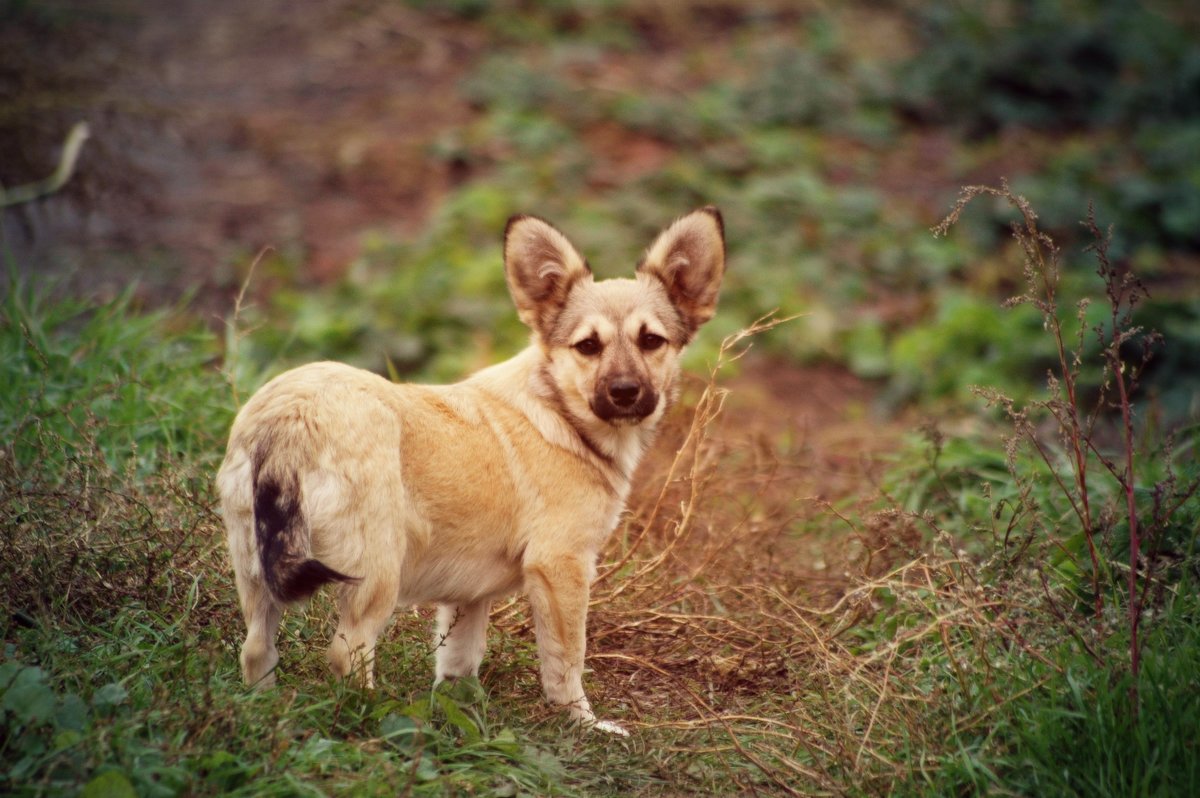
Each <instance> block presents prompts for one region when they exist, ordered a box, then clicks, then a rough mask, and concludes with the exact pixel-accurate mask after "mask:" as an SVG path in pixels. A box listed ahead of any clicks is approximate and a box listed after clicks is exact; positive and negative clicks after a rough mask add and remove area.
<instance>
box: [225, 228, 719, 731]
mask: <svg viewBox="0 0 1200 798" xmlns="http://www.w3.org/2000/svg"><path fill="white" fill-rule="evenodd" d="M504 269H505V278H506V281H507V284H508V288H509V292H510V294H511V295H512V299H513V302H514V303H515V305H516V309H517V314H518V315H519V317H520V319H521V321H522V322H524V323H525V324H526V325H527V326H528V327H529V328H530V329H531V331H532V334H531V336H530V337H531V342H530V345H529V346H528V348H526V349H525V350H524V351H522V352H520V353H519V354H517V355H516V356H515V357H513V358H512V359H510V360H507V361H504V362H502V363H499V364H497V365H494V366H491V367H489V368H485V369H483V370H482V371H479V372H478V373H476V374H475V375H473V376H471V377H469V378H467V379H466V380H464V381H462V382H459V383H456V384H453V385H446V386H427V385H414V384H397V383H393V382H389V381H388V380H385V379H384V378H382V377H380V376H378V375H376V374H373V373H371V372H367V371H363V370H361V369H356V368H352V367H349V366H346V365H341V364H337V363H328V362H325V363H314V364H310V365H306V366H301V367H300V368H296V369H293V370H291V371H288V372H286V373H284V374H282V375H280V376H278V377H276V378H275V379H273V380H271V381H270V382H268V383H267V384H266V385H265V386H263V387H262V389H260V390H259V391H258V392H257V393H255V394H254V395H253V396H252V397H251V398H250V400H249V401H247V402H246V404H245V406H244V407H243V408H242V409H241V411H240V412H239V413H238V415H237V418H236V419H235V420H234V423H233V428H232V430H231V432H230V438H229V447H228V450H227V453H226V456H225V459H224V462H223V463H222V465H221V468H220V470H219V472H218V474H217V480H216V482H217V487H218V491H219V493H220V497H221V508H222V513H223V515H224V520H225V524H226V529H227V533H228V543H229V550H230V555H231V559H232V562H233V568H234V572H235V576H236V581H237V590H238V597H239V599H240V603H241V608H242V613H243V615H244V617H245V622H246V640H245V643H244V645H243V646H242V649H241V669H242V676H243V678H244V679H245V681H246V683H247V684H249V685H256V686H269V685H271V684H273V683H274V680H275V675H274V669H275V667H276V664H277V663H278V661H279V654H278V651H277V650H276V647H275V638H276V634H277V631H278V628H279V622H280V618H281V616H282V614H283V610H284V607H285V606H286V605H288V604H290V603H293V602H297V601H301V600H303V599H306V598H308V597H309V596H310V595H311V594H312V593H313V592H314V591H315V590H316V589H317V588H319V587H320V586H321V585H323V584H326V583H333V584H335V585H336V586H337V609H338V626H337V631H336V633H335V635H334V639H333V642H332V643H331V644H330V646H329V650H328V659H329V663H330V666H331V668H332V670H333V671H334V672H335V673H336V674H338V675H339V676H342V677H347V676H350V675H352V674H355V675H357V677H358V678H359V679H360V680H361V681H362V682H363V683H364V684H365V685H366V686H368V687H371V686H373V685H374V664H375V643H376V640H377V639H378V637H379V635H380V634H381V633H382V632H383V631H384V629H385V628H386V626H387V625H388V622H389V620H390V618H391V616H392V613H393V610H394V609H395V607H396V606H397V604H401V603H403V604H426V603H436V604H437V605H438V611H437V631H436V636H435V645H436V668H435V684H437V683H439V682H441V681H442V680H444V679H448V678H454V677H461V676H475V675H478V671H479V665H480V662H481V661H482V659H483V655H484V649H485V636H486V627H487V621H488V610H489V605H490V602H492V601H493V600H495V599H497V598H499V597H501V596H504V595H506V594H510V593H513V592H515V591H522V592H524V593H525V594H526V595H527V597H528V599H529V603H530V607H531V610H532V615H533V621H534V631H535V636H536V640H537V648H538V657H539V661H540V670H541V680H542V686H543V689H544V691H545V695H546V698H547V699H548V700H549V701H550V702H552V703H553V704H557V705H562V706H564V707H566V708H567V710H568V712H569V713H570V715H571V717H573V718H575V719H576V720H578V721H579V722H581V723H582V724H584V725H586V726H597V727H599V728H602V729H606V730H609V731H614V732H617V733H622V734H623V733H624V731H623V730H622V729H621V728H620V727H619V726H617V725H616V724H613V723H609V722H598V721H597V720H596V717H595V715H594V714H593V712H592V708H591V705H590V704H589V702H588V699H587V697H586V696H585V695H584V691H583V681H582V675H583V662H584V648H585V636H586V619H587V608H588V594H589V588H590V584H591V582H592V580H593V578H594V577H595V571H596V559H597V556H598V553H599V551H600V548H601V546H602V545H603V544H604V542H605V540H606V539H607V538H608V536H609V535H610V534H611V533H612V531H613V529H614V528H615V527H616V525H617V522H618V519H619V516H620V515H621V513H622V511H623V509H624V506H625V501H626V498H627V497H628V495H629V490H630V483H631V480H632V479H633V476H634V471H635V469H636V468H637V465H638V462H639V461H640V460H641V458H642V455H643V454H644V453H645V451H646V449H647V447H648V446H649V445H650V444H651V441H652V440H653V438H654V434H655V428H656V427H657V426H658V424H659V422H660V421H661V419H662V417H663V414H664V412H665V411H666V409H667V407H668V406H669V405H670V403H671V402H672V401H674V399H675V397H676V395H677V393H678V389H677V382H678V377H679V358H680V353H681V352H682V351H683V349H684V347H685V346H686V345H687V344H688V343H689V342H690V341H691V340H692V339H693V336H694V335H695V334H696V331H697V330H698V329H699V328H700V326H701V325H702V324H704V323H705V322H706V321H708V320H709V319H710V318H711V317H712V316H713V314H714V312H715V310H716V304H717V296H718V293H719V291H720V286H721V280H722V277H723V275H724V272H725V232H724V224H723V221H722V218H721V214H720V212H719V211H718V210H717V209H716V208H713V207H707V208H702V209H700V210H697V211H694V212H692V213H690V214H687V215H686V216H683V217H681V218H679V219H677V220H676V221H675V222H674V223H672V224H671V225H670V226H669V227H667V228H666V229H665V230H663V231H662V232H661V233H660V234H659V235H658V236H657V238H656V239H655V240H654V241H653V243H652V244H651V246H650V247H649V249H647V250H646V253H645V255H644V257H643V258H642V260H641V262H640V263H639V264H638V265H637V268H636V272H635V276H634V277H633V278H632V279H631V278H620V279H610V280H603V281H596V280H594V279H593V276H592V272H591V269H590V267H589V266H588V263H587V261H586V260H584V258H583V257H582V256H581V255H580V254H579V252H578V251H577V250H576V249H575V247H574V246H572V244H571V243H570V242H569V241H568V240H567V238H566V237H565V236H564V235H563V234H562V233H561V232H559V230H558V229H556V228H555V227H554V226H552V225H551V224H550V223H548V222H546V221H544V220H542V219H540V218H538V217H535V216H525V215H522V216H514V217H513V218H512V219H510V220H509V222H508V225H507V227H506V229H505V234H504Z"/></svg>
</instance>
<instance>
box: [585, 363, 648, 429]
mask: <svg viewBox="0 0 1200 798" xmlns="http://www.w3.org/2000/svg"><path fill="white" fill-rule="evenodd" d="M656 407H658V394H657V393H656V392H655V391H654V389H653V388H651V387H650V386H649V385H647V384H645V383H643V382H642V381H641V380H639V379H637V378H635V377H630V376H628V375H623V374H620V375H616V376H613V377H609V378H607V379H604V380H602V381H601V382H600V385H599V386H597V389H596V395H595V398H594V399H593V401H592V411H593V412H594V413H595V414H596V416H597V417H598V418H600V419H602V420H604V421H612V422H622V421H625V422H633V423H635V424H636V423H637V422H639V421H641V420H642V419H643V418H645V417H646V416H648V415H650V414H651V413H653V412H654V409H655V408H656Z"/></svg>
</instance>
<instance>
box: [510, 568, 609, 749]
mask: <svg viewBox="0 0 1200 798" xmlns="http://www.w3.org/2000/svg"><path fill="white" fill-rule="evenodd" d="M591 576H592V564H591V562H590V561H588V560H586V559H584V558H582V557H581V556H580V555H579V554H578V553H577V552H572V553H569V554H558V555H555V556H541V557H537V558H531V559H529V560H528V561H527V562H526V564H525V590H526V592H527V594H528V596H529V603H530V605H531V606H532V608H533V624H534V632H535V634H536V635H537V644H538V658H539V659H540V660H541V669H542V688H543V689H544V690H545V692H546V698H547V699H549V700H550V701H551V703H554V704H561V705H563V706H565V707H566V708H567V711H568V712H570V713H571V717H573V718H575V719H576V720H578V721H579V722H580V723H582V724H583V725H585V726H589V727H595V728H598V729H602V730H604V731H610V732H615V733H617V734H622V735H624V734H627V732H626V731H625V730H624V729H622V728H621V727H620V726H618V725H617V724H615V723H612V722H610V721H599V722H597V720H596V716H595V715H594V714H593V713H592V706H591V704H590V703H589V702H588V700H587V696H585V695H584V692H583V655H584V649H585V648H586V645H587V641H586V632H587V608H588V588H589V584H590V582H591Z"/></svg>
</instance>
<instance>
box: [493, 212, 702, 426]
mask: <svg viewBox="0 0 1200 798" xmlns="http://www.w3.org/2000/svg"><path fill="white" fill-rule="evenodd" d="M504 269H505V274H506V277H507V279H508V287H509V290H510V291H511V292H512V296H513V301H514V302H515V303H516V306H517V312H518V314H519V315H520V317H521V320H522V321H523V322H525V324H527V325H529V327H530V328H531V329H532V330H533V331H534V334H535V340H536V341H537V343H538V344H539V345H540V346H541V348H542V351H543V352H544V353H545V356H546V363H545V366H544V368H543V372H544V375H543V376H544V380H545V382H546V384H547V386H548V389H549V390H552V391H553V392H554V393H555V394H556V397H557V399H558V400H560V401H561V402H563V403H564V404H565V406H566V409H568V410H570V411H571V413H572V414H573V415H574V416H575V417H577V418H586V417H588V416H591V417H595V418H596V419H599V420H600V421H602V422H605V423H608V424H611V425H615V426H624V425H636V424H640V423H642V422H643V421H646V420H647V419H652V420H657V419H658V417H659V416H661V415H662V411H663V409H664V408H665V406H666V404H667V402H666V400H667V399H669V398H671V397H672V395H673V392H674V388H675V381H676V378H677V376H678V369H679V366H678V361H679V354H680V352H681V351H682V350H683V347H684V346H686V345H687V344H688V343H689V342H690V341H691V340H692V337H693V336H694V335H695V333H696V330H697V329H699V327H700V325H702V324H703V323H704V322H706V321H708V320H709V319H710V318H712V315H713V312H714V311H715V310H716V304H717V294H718V292H719V290H720V287H721V277H722V276H723V275H724V273H725V235H724V228H723V225H722V221H721V214H720V212H719V211H718V210H717V209H716V208H712V207H708V208H703V209H701V210H698V211H695V212H693V213H690V214H688V215H687V216H684V217H683V218H681V219H679V220H677V221H676V222H675V223H674V224H672V225H671V226H670V227H668V228H667V229H666V230H664V231H663V232H662V233H660V234H659V236H658V238H657V239H655V241H654V242H653V243H652V244H651V245H650V248H649V249H648V250H647V251H646V255H645V257H643V258H642V261H641V263H639V264H638V266H637V272H636V277H635V278H634V279H628V278H626V279H614V280H604V281H601V282H596V281H595V280H593V279H592V272H591V269H590V268H589V267H588V264H587V261H585V260H584V259H583V257H582V256H581V255H580V254H579V253H578V251H576V249H575V247H573V246H572V245H571V243H570V242H569V241H568V240H567V238H566V237H565V236H564V235H563V234H562V233H560V232H559V231H558V230H557V229H555V228H554V227H553V226H552V225H550V224H549V223H547V222H545V221H543V220H541V219H538V218H536V217H533V216H515V217H513V218H512V219H511V220H509V223H508V228H507V230H506V231H505V237H504Z"/></svg>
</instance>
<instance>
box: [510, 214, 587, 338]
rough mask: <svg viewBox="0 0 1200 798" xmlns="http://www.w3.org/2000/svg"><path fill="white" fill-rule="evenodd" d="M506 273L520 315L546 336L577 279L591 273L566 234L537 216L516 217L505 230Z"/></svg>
mask: <svg viewBox="0 0 1200 798" xmlns="http://www.w3.org/2000/svg"><path fill="white" fill-rule="evenodd" d="M504 276H505V279H507V280H508V290H509V293H511V294H512V298H513V302H515V303H516V305H517V315H519V316H520V317H521V321H523V322H525V324H526V325H528V326H529V327H530V328H532V329H533V330H534V331H535V332H536V333H538V334H539V335H542V336H545V335H547V334H548V333H549V332H550V330H551V328H552V327H553V325H554V320H555V319H556V318H558V314H559V313H560V312H561V311H562V309H563V306H564V305H566V302H567V295H568V294H569V293H570V292H571V287H572V286H573V285H574V284H575V283H576V281H578V280H581V279H584V278H587V279H590V278H591V276H592V270H591V269H590V268H588V265H587V261H585V260H584V259H583V256H582V255H580V254H579V253H578V252H577V251H576V250H575V247H573V246H572V245H571V242H570V241H568V240H567V237H566V236H564V235H563V234H562V233H560V232H559V231H558V230H557V229H556V228H555V227H554V226H553V225H552V224H550V223H549V222H547V221H544V220H542V219H539V218H537V217H536V216H514V217H512V218H511V219H509V220H508V227H506V228H505V230H504Z"/></svg>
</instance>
